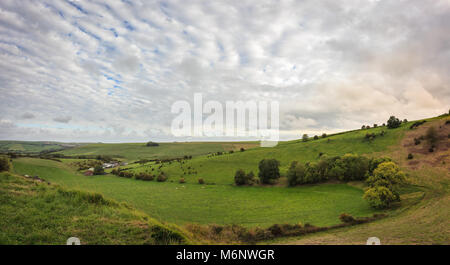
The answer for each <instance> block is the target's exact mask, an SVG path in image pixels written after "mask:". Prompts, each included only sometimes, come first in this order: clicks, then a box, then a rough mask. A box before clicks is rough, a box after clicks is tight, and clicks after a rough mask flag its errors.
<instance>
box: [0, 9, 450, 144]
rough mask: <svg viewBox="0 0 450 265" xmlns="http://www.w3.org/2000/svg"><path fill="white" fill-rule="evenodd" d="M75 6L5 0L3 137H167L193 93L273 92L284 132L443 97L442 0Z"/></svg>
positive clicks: (264, 95) (425, 109)
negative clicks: (176, 112) (177, 107)
mask: <svg viewBox="0 0 450 265" xmlns="http://www.w3.org/2000/svg"><path fill="white" fill-rule="evenodd" d="M73 3H74V4H75V5H71V4H70V3H69V2H66V1H46V2H43V1H26V2H22V1H21V2H20V3H19V2H18V1H13V0H3V1H0V92H1V93H0V100H1V102H2V104H1V105H0V113H1V115H2V117H1V118H2V120H1V121H2V123H1V127H0V130H1V131H0V136H1V137H2V138H5V139H28V140H33V139H37V138H39V139H43V138H45V137H51V138H52V139H53V140H61V139H64V140H73V141H77V140H83V141H86V140H92V141H106V140H108V141H128V140H133V141H136V140H141V141H145V140H147V139H148V138H149V137H151V138H154V139H166V140H171V139H172V140H176V139H173V138H171V137H170V132H169V128H170V121H171V119H172V118H173V115H172V114H171V113H170V106H171V104H172V103H173V102H175V101H177V100H182V99H185V100H190V101H191V100H192V98H193V93H195V92H202V93H203V94H204V96H205V99H208V100H217V101H221V102H225V101H226V100H239V99H244V100H248V99H253V100H259V99H261V100H263V99H264V100H267V99H276V100H278V101H280V106H281V110H280V113H281V118H280V121H281V127H282V128H281V129H282V130H283V132H282V136H283V137H286V138H289V137H293V136H294V135H295V136H297V137H298V133H299V130H302V131H311V132H316V131H317V132H318V131H320V130H323V131H336V130H345V129H353V128H359V127H360V126H361V124H372V123H381V122H384V121H385V120H386V119H387V117H388V116H389V115H391V114H393V115H397V116H400V117H401V118H407V119H409V120H412V119H416V118H423V117H429V116H432V115H436V114H440V113H442V112H444V111H447V110H448V107H449V106H448V102H450V89H449V84H450V47H449V45H448V43H449V42H450V35H449V34H448V32H449V31H450V25H449V23H448V17H449V16H450V5H449V4H448V1H433V2H425V1H421V0H413V1H408V2H405V1H367V2H366V1H356V0H355V1H333V0H328V1H287V0H286V1H277V2H276V3H274V2H272V1H207V2H205V1H194V0H193V1H183V2H180V1H175V0H173V1H163V2H158V1H132V2H131V4H130V3H128V2H125V1H107V2H101V1H97V0H94V1H75V2H73ZM187 6H189V8H187ZM18 110H19V113H22V114H18ZM28 114H30V115H28ZM32 116H33V117H32ZM18 119H23V120H26V119H29V120H30V119H33V126H34V127H33V126H31V125H26V124H21V125H20V126H19V127H17V126H16V124H19V121H18ZM69 121H70V122H69ZM58 124H59V125H58ZM61 125H65V127H64V128H59V127H58V126H61ZM69 125H70V126H69ZM36 126H37V127H36ZM55 128H59V129H55ZM80 130H81V131H82V132H83V136H80ZM70 137H72V139H69V138H70Z"/></svg>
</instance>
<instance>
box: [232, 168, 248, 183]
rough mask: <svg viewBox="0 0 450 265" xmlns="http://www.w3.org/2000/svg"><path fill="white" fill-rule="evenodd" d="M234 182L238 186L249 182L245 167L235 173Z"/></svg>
mask: <svg viewBox="0 0 450 265" xmlns="http://www.w3.org/2000/svg"><path fill="white" fill-rule="evenodd" d="M234 183H235V184H236V185H238V186H240V185H246V184H247V175H245V172H244V170H243V169H239V170H237V171H236V173H235V174H234Z"/></svg>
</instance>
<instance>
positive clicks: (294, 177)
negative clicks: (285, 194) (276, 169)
mask: <svg viewBox="0 0 450 265" xmlns="http://www.w3.org/2000/svg"><path fill="white" fill-rule="evenodd" d="M305 174H306V169H305V166H304V165H303V164H301V163H298V162H297V161H292V163H291V166H290V167H289V170H288V173H287V178H288V184H289V186H295V185H299V184H304V183H305Z"/></svg>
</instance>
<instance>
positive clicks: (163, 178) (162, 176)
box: [156, 173, 167, 182]
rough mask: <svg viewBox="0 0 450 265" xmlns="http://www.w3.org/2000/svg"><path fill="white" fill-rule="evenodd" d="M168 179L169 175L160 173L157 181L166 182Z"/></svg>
mask: <svg viewBox="0 0 450 265" xmlns="http://www.w3.org/2000/svg"><path fill="white" fill-rule="evenodd" d="M166 180H167V176H166V175H164V174H163V173H161V174H159V175H158V177H157V178H156V181H158V182H164V181H166Z"/></svg>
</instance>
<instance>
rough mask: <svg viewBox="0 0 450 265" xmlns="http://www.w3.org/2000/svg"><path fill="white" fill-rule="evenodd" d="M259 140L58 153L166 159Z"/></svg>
mask: <svg viewBox="0 0 450 265" xmlns="http://www.w3.org/2000/svg"><path fill="white" fill-rule="evenodd" d="M258 145H259V143H258V142H186V143H160V144H159V146H151V147H147V146H146V145H145V143H123V144H103V143H99V144H87V145H82V146H78V147H75V148H71V149H66V150H63V151H60V152H57V153H60V154H64V155H67V156H79V155H108V156H113V157H117V158H123V159H124V160H128V161H132V160H139V159H155V158H159V159H164V158H174V157H183V156H184V155H192V156H197V155H204V154H208V153H214V152H224V151H229V150H239V149H240V148H241V147H244V148H246V149H248V148H253V147H256V146H258Z"/></svg>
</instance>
